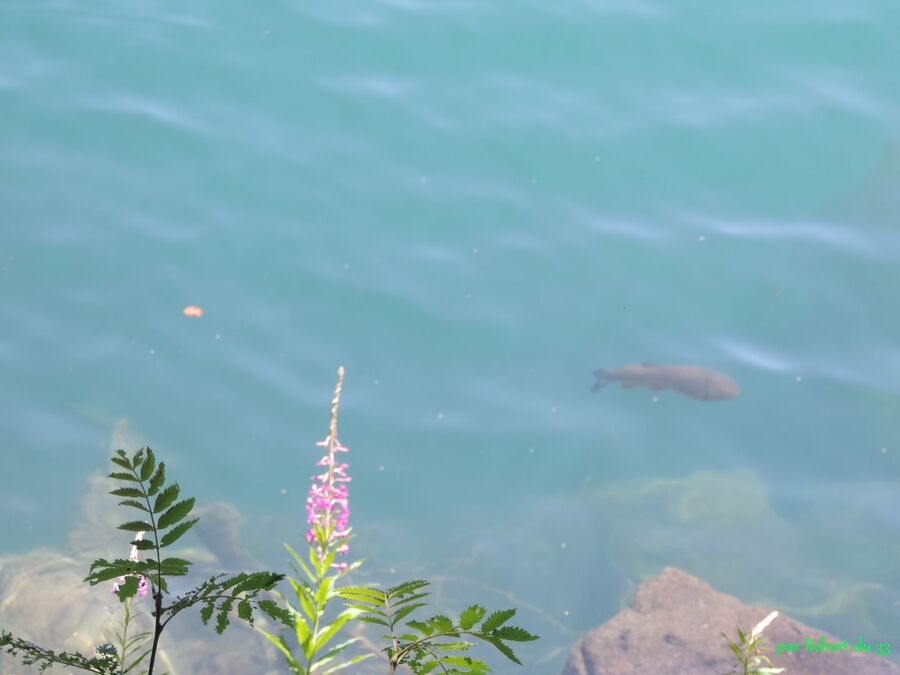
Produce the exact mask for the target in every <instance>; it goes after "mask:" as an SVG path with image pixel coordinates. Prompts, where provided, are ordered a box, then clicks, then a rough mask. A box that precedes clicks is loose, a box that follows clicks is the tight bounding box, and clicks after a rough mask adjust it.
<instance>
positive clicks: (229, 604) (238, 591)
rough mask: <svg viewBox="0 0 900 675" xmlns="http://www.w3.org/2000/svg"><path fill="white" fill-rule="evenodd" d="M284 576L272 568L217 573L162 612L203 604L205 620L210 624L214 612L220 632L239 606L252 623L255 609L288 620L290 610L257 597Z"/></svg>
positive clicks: (202, 612) (177, 610) (241, 613)
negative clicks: (270, 569)
mask: <svg viewBox="0 0 900 675" xmlns="http://www.w3.org/2000/svg"><path fill="white" fill-rule="evenodd" d="M282 579H284V575H283V574H274V573H272V572H241V573H240V574H235V575H233V576H228V575H226V574H217V575H215V576H212V577H210V578H209V579H207V580H206V581H204V582H203V583H202V584H200V585H199V586H197V587H196V588H194V589H192V590H190V591H188V592H187V593H185V594H184V595H182V596H178V597H176V599H175V601H174V602H173V603H172V604H171V605H168V606H164V607H163V608H162V610H161V613H162V614H163V615H169V616H170V617H171V616H174V615H175V614H177V613H178V612H180V611H182V610H184V609H187V608H188V607H192V606H194V605H200V618H201V619H202V621H203V623H204V624H209V621H210V619H211V618H212V617H213V615H214V614H215V617H216V624H215V625H216V632H217V633H219V634H222V633H223V632H224V631H225V629H226V628H228V626H229V625H230V623H231V622H230V620H229V618H228V617H229V614H230V613H231V610H232V609H234V608H237V615H238V617H239V618H241V619H243V620H244V621H246V622H248V623H249V624H250V625H251V626H252V625H253V621H254V614H253V612H254V610H259V611H261V612H262V613H263V614H266V615H267V616H269V617H271V618H272V619H274V620H275V621H281V622H285V621H287V620H288V615H287V612H285V611H284V610H283V609H282V608H280V607H279V606H278V605H277V604H276V603H275V602H274V601H273V600H269V599H263V600H260V599H258V597H257V596H258V595H259V594H260V593H261V592H263V591H271V590H272V589H273V588H274V587H275V584H277V583H278V582H279V581H281V580H282ZM167 620H168V619H167Z"/></svg>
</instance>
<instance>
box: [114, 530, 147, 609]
mask: <svg viewBox="0 0 900 675" xmlns="http://www.w3.org/2000/svg"><path fill="white" fill-rule="evenodd" d="M143 538H144V533H143V532H138V533H137V536H136V537H135V541H140V540H141V539H143ZM128 559H129V560H131V561H133V562H137V561H138V560H139V558H138V548H137V546H134V545H132V547H131V553H129V554H128ZM124 583H125V577H119V578H118V579H116V583H114V584H113V587H112V592H113V593H118V592H119V586H120V585H121V584H124ZM149 589H150V582H149V581H148V580H147V577H144V576H139V577H138V590H137V592H138V597H140V598H146V597H147V591H148V590H149Z"/></svg>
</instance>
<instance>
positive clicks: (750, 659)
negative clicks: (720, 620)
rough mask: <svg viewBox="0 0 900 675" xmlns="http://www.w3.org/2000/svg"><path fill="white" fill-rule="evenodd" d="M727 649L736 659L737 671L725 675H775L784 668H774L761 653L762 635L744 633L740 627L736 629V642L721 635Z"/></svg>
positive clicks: (723, 634)
mask: <svg viewBox="0 0 900 675" xmlns="http://www.w3.org/2000/svg"><path fill="white" fill-rule="evenodd" d="M722 637H723V638H725V642H727V643H728V648H729V649H730V650H731V652H732V654H734V656H735V658H737V661H738V666H739V668H740V669H739V670H737V671H735V670H732V671H731V672H729V673H726V674H725V675H777V674H778V673H783V672H784V671H785V669H784V668H775V667H773V665H772V661H771V660H770V659H769V657H768V656H766V655H765V654H764V653H763V635H762V633H759V634H758V635H753V634H752V633H745V632H744V631H743V630H741V628H740V626H739V627H738V629H737V637H738V639H737V641H735V640H732V639H731V638H730V637H728V636H727V635H726V634H725V633H722Z"/></svg>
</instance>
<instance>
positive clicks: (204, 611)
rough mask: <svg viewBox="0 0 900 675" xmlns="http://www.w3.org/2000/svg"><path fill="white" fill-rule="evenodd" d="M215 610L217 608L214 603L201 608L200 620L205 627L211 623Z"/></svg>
mask: <svg viewBox="0 0 900 675" xmlns="http://www.w3.org/2000/svg"><path fill="white" fill-rule="evenodd" d="M214 609H215V606H214V605H213V603H212V602H210V603H209V604H206V605H204V606H203V607H201V608H200V619H201V620H202V621H203V623H204V625H205V624H208V623H209V619H210V617H211V616H212V613H213V610H214Z"/></svg>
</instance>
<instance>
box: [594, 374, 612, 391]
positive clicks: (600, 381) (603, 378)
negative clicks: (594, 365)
mask: <svg viewBox="0 0 900 675" xmlns="http://www.w3.org/2000/svg"><path fill="white" fill-rule="evenodd" d="M594 375H596V376H597V381H596V382H594V386H593V387H591V391H600V390H601V389H603V387H605V386H606V385H607V383H609V376H608V375H607V374H606V371H605V370H595V371H594Z"/></svg>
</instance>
